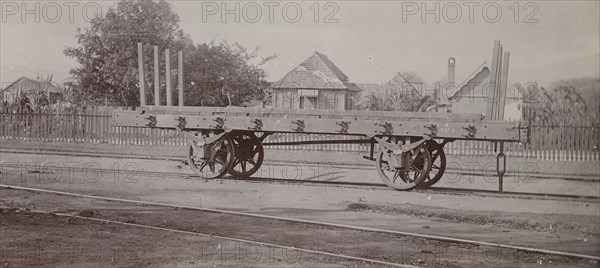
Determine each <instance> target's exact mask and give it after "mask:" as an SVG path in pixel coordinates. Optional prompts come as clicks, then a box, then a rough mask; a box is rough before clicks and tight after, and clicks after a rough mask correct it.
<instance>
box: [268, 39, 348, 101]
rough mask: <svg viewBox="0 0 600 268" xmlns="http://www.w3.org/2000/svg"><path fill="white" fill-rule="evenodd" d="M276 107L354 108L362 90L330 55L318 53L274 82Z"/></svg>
mask: <svg viewBox="0 0 600 268" xmlns="http://www.w3.org/2000/svg"><path fill="white" fill-rule="evenodd" d="M272 90H273V91H272V92H273V107H274V108H280V109H334V110H350V109H352V102H353V98H354V96H355V94H356V93H358V92H359V91H360V89H359V88H358V87H357V86H356V85H355V84H353V83H351V82H350V81H349V79H348V76H346V75H345V74H344V73H343V72H342V71H341V70H340V69H339V68H338V67H337V66H336V65H335V64H333V62H331V61H330V60H329V59H328V58H327V56H326V55H324V54H321V53H319V52H316V51H315V53H314V54H313V55H312V56H310V57H308V58H307V59H306V60H305V61H304V62H302V63H300V65H298V66H297V67H296V68H294V69H293V70H292V71H290V72H289V73H287V74H286V75H285V76H284V77H283V78H281V79H280V80H279V81H277V82H275V83H274V84H273V85H272Z"/></svg>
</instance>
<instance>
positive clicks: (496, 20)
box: [0, 0, 600, 87]
mask: <svg viewBox="0 0 600 268" xmlns="http://www.w3.org/2000/svg"><path fill="white" fill-rule="evenodd" d="M169 3H170V4H171V5H172V7H173V9H174V11H175V12H176V13H177V14H178V15H179V16H180V19H181V22H180V27H181V28H182V29H183V30H184V31H185V32H187V33H188V34H190V36H191V37H192V39H193V40H194V41H195V42H196V43H205V42H211V41H217V42H218V41H222V40H226V41H228V42H238V43H240V44H242V45H243V46H245V47H247V48H250V49H253V48H256V47H258V48H259V54H260V55H262V56H268V55H272V54H277V55H278V57H277V58H276V59H275V60H273V61H271V62H269V63H267V64H266V65H264V66H263V68H264V69H265V71H266V73H267V75H268V77H267V80H268V81H277V80H279V79H280V78H282V77H283V76H284V75H285V74H286V73H287V72H289V71H290V70H292V69H293V68H294V67H295V66H297V65H298V64H300V63H301V62H302V61H303V60H304V59H306V58H308V57H309V56H311V55H312V54H313V53H314V51H319V52H321V53H323V54H325V55H327V56H328V58H329V59H330V60H331V61H333V62H334V63H335V64H336V65H337V66H338V67H339V68H340V69H341V70H342V71H343V72H344V73H345V74H346V75H347V76H348V77H349V78H350V80H352V81H353V82H357V83H385V82H387V81H388V80H389V79H391V78H392V77H393V76H394V75H395V74H396V73H397V72H404V71H412V72H415V73H416V74H417V75H419V76H420V77H422V78H423V79H424V80H425V81H426V82H428V83H433V82H435V81H439V80H442V79H444V78H445V76H446V73H447V61H448V58H449V57H454V58H455V59H456V80H457V81H458V82H461V81H463V80H464V79H466V78H468V76H469V75H471V74H472V73H473V72H475V71H476V69H477V67H478V66H480V65H481V64H482V63H484V62H487V63H488V64H489V63H490V62H491V58H492V48H493V42H494V40H500V41H501V42H502V45H503V47H504V50H505V51H509V52H510V53H511V55H510V66H509V81H512V82H518V83H522V84H525V83H528V82H538V83H540V84H541V85H549V84H550V83H552V82H555V81H557V80H559V79H568V78H578V77H598V76H599V75H600V3H599V1H538V2H526V1H522V2H516V3H517V4H515V2H514V1H493V2H492V1H481V2H480V1H469V2H460V1H459V2H446V1H338V2H327V1H287V2H274V1H272V2H250V1H190V0H184V1H183V0H182V1H169ZM114 4H115V2H113V1H97V2H92V1H87V2H74V1H65V2H61V1H4V0H2V1H1V5H2V6H1V8H2V10H1V12H2V18H1V24H0V63H1V66H0V67H1V69H0V74H1V81H2V84H3V87H4V86H6V84H7V83H10V82H12V81H14V80H16V79H17V78H19V77H20V76H29V77H35V76H36V75H37V74H40V75H42V76H46V75H48V74H53V75H54V81H62V80H63V79H66V78H68V77H69V74H68V71H69V69H70V68H72V67H75V66H77V63H76V62H75V61H74V60H73V59H71V58H68V57H66V56H64V54H63V50H64V48H65V47H67V46H76V45H77V43H76V40H75V33H76V30H77V28H85V27H87V25H89V23H88V21H89V18H91V17H93V16H95V15H97V14H103V13H105V12H106V10H107V9H108V8H110V7H111V6H113V5H114ZM258 10H260V14H259V12H258ZM59 13H60V14H59ZM236 14H237V15H236ZM258 15H260V16H258ZM36 16H37V18H36ZM236 16H237V17H238V18H237V20H238V21H236ZM36 19H37V20H38V21H36ZM436 19H437V21H436ZM133 49H135V48H133Z"/></svg>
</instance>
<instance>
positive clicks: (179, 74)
mask: <svg viewBox="0 0 600 268" xmlns="http://www.w3.org/2000/svg"><path fill="white" fill-rule="evenodd" d="M177 58H178V61H179V62H178V63H179V66H178V67H179V68H178V70H177V77H178V78H179V81H178V83H177V88H178V89H179V106H183V52H181V51H179V52H178V53H177Z"/></svg>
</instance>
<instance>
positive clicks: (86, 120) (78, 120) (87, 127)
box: [0, 110, 600, 161]
mask: <svg viewBox="0 0 600 268" xmlns="http://www.w3.org/2000/svg"><path fill="white" fill-rule="evenodd" d="M111 118H112V110H100V111H99V110H90V111H87V112H79V113H77V114H20V113H0V119H1V120H0V121H1V122H0V139H1V140H11V139H12V140H24V141H43V142H78V143H81V142H88V143H107V144H123V145H150V146H185V145H186V141H185V138H184V136H183V135H182V133H180V132H178V131H176V130H162V129H150V128H132V127H115V126H113V125H112V124H111ZM599 132H600V125H598V124H587V125H579V126H564V125H563V126H544V125H532V127H531V142H530V143H529V144H521V143H506V145H505V146H506V149H505V151H506V152H507V155H509V156H518V157H525V158H536V159H543V160H554V161H588V160H600V153H599V149H600V148H599V147H600V133H599ZM329 139H355V137H350V136H337V135H312V134H310V135H308V134H295V133H277V134H273V135H271V136H269V137H268V138H267V139H266V141H265V142H286V141H308V140H329ZM3 142H6V141H3ZM272 148H273V149H281V150H300V151H302V150H310V151H331V152H351V153H368V151H369V145H368V144H318V145H297V146H273V147H272ZM445 151H446V153H447V154H451V155H465V156H491V155H495V151H494V145H493V143H492V142H485V141H455V142H452V143H448V144H447V145H446V147H445Z"/></svg>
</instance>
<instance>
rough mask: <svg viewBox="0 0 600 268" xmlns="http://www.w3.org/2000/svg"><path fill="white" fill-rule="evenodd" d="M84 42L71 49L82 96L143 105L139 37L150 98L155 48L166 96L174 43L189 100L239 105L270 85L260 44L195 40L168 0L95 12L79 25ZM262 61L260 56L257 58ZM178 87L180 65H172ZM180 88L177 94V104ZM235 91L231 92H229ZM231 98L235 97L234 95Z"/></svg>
mask: <svg viewBox="0 0 600 268" xmlns="http://www.w3.org/2000/svg"><path fill="white" fill-rule="evenodd" d="M76 38H77V42H78V46H77V47H68V48H66V49H65V51H64V52H65V55H67V56H70V57H73V58H75V59H76V60H77V62H78V63H79V65H80V66H79V67H77V68H74V69H72V70H71V73H72V75H73V76H74V77H75V78H76V79H77V80H78V86H77V89H78V92H79V94H78V98H76V99H77V100H79V102H82V101H83V102H87V103H88V104H105V103H106V104H109V105H115V106H137V105H139V82H138V62H137V43H138V42H142V43H143V44H144V66H145V73H144V85H145V88H146V91H145V92H146V103H149V104H153V103H154V101H153V99H154V70H153V69H154V63H153V62H154V52H153V46H158V49H159V51H160V56H159V59H160V60H159V62H160V65H159V73H160V77H161V79H160V81H161V84H160V85H159V87H160V90H161V102H162V103H163V104H165V103H166V97H165V95H166V94H165V87H166V86H165V83H164V81H165V74H166V72H165V60H164V59H165V55H164V54H163V52H164V50H165V49H167V48H169V49H170V50H171V52H172V55H171V63H172V64H171V68H177V57H176V52H177V51H183V53H184V55H185V56H184V58H185V59H184V78H185V80H184V90H185V95H186V97H188V98H187V100H186V103H185V104H186V105H200V104H202V105H228V104H232V105H238V104H239V103H241V102H243V101H244V100H246V99H251V98H253V97H252V96H254V98H262V95H261V94H262V91H263V90H264V88H265V87H266V82H265V81H264V77H265V74H264V72H263V71H262V70H261V69H260V67H259V66H260V65H261V64H262V63H265V62H266V61H268V60H270V59H272V58H273V56H271V57H267V58H264V59H262V60H260V59H259V57H258V55H257V53H256V50H255V51H253V52H248V51H246V49H245V48H243V47H242V46H241V45H239V44H234V45H229V44H228V43H226V42H222V43H220V44H200V45H194V44H193V42H192V40H191V38H190V37H189V36H188V35H187V34H185V33H184V32H183V30H181V29H180V28H179V17H178V15H177V14H176V13H175V12H174V11H173V10H172V8H171V6H170V5H169V4H168V3H167V2H166V1H164V0H158V1H153V0H136V1H126V0H122V1H121V2H120V3H119V4H118V5H116V7H115V8H113V9H111V10H109V11H108V12H107V13H106V15H105V16H104V17H99V18H95V19H93V20H92V21H91V23H90V26H89V27H88V28H86V29H83V30H82V29H78V31H77V34H76ZM253 61H256V62H253ZM171 74H172V76H171V81H172V86H173V87H172V88H173V90H174V89H176V88H177V86H178V85H177V71H176V70H172V72H171ZM176 96H177V94H173V97H174V102H173V103H174V104H177V97H176ZM228 96H229V98H228ZM229 100H231V101H229Z"/></svg>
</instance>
